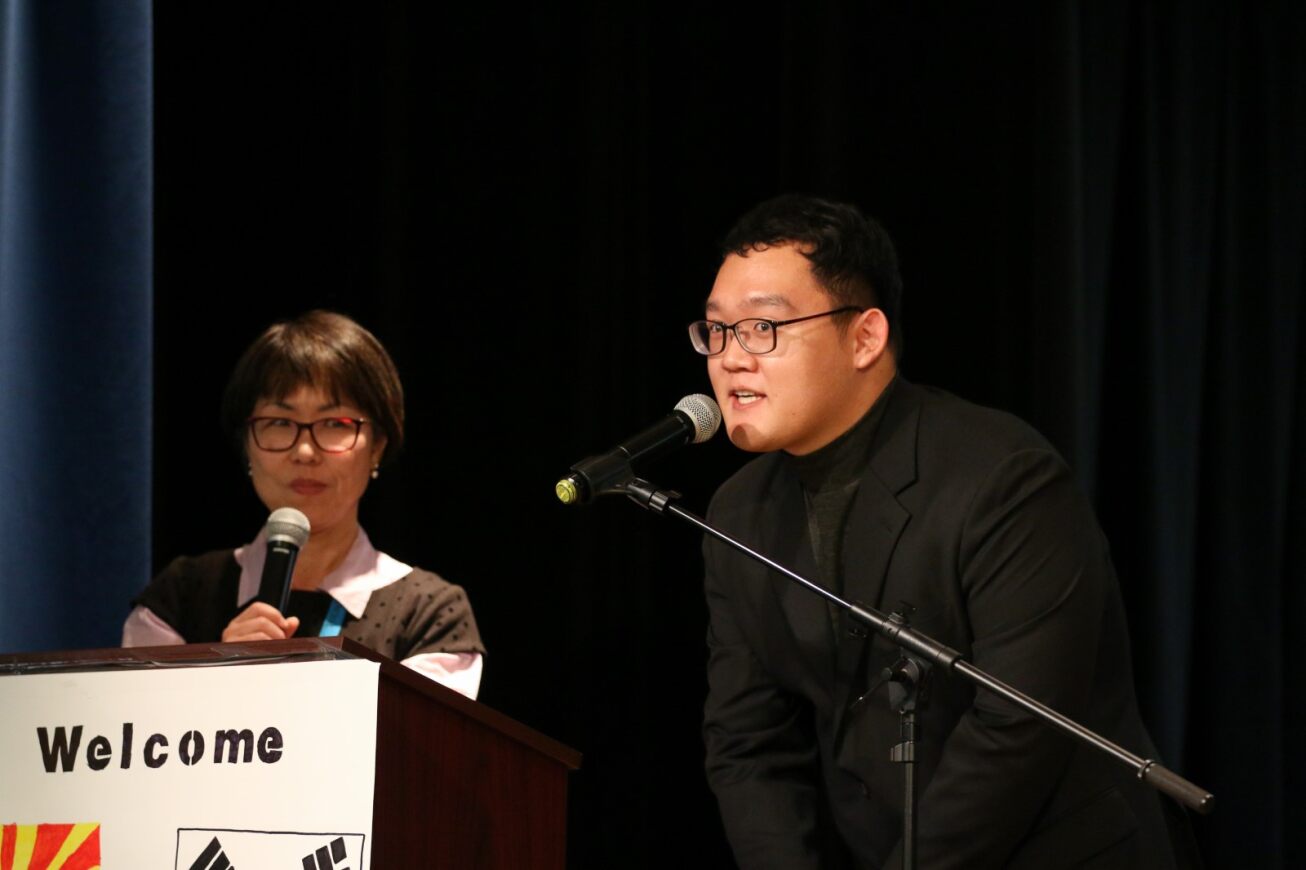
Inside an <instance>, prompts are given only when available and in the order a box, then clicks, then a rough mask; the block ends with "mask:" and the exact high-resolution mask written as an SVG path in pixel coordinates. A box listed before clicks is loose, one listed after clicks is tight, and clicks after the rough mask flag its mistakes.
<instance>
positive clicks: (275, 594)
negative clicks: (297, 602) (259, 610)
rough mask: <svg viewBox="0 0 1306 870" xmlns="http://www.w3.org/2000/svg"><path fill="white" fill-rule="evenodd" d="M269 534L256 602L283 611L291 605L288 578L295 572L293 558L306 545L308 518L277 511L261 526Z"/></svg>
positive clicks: (284, 510)
mask: <svg viewBox="0 0 1306 870" xmlns="http://www.w3.org/2000/svg"><path fill="white" fill-rule="evenodd" d="M264 528H266V529H267V533H268V550H267V555H266V556H265V557H264V559H263V576H262V577H261V578H260V579H259V584H258V597H257V598H255V599H254V600H255V601H264V602H267V603H268V604H271V605H272V606H273V607H275V608H276V609H277V610H278V611H279V612H281V613H283V614H284V613H285V612H286V605H287V604H289V603H290V578H291V577H292V576H293V575H294V573H295V559H296V558H297V557H298V556H299V550H300V548H301V547H303V546H304V544H306V543H308V533H309V524H308V517H306V516H304V514H303V513H301V512H300V511H297V510H295V509H294V508H291V507H283V508H277V509H276V510H274V511H273V512H272V514H271V515H270V516H269V517H268V522H267V525H266V526H265V527H264Z"/></svg>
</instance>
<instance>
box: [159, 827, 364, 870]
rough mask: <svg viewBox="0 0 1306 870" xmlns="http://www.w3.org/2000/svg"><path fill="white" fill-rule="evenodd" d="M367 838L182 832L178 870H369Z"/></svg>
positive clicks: (323, 834)
mask: <svg viewBox="0 0 1306 870" xmlns="http://www.w3.org/2000/svg"><path fill="white" fill-rule="evenodd" d="M365 841H366V838H365V837H364V835H363V834H341V833H327V832H322V831H315V832H310V831H242V830H235V829H228V828H179V829H178V830H177V860H176V863H175V865H174V866H175V868H176V870H366V868H365V867H364V866H363V861H364V857H365V853H364V845H365Z"/></svg>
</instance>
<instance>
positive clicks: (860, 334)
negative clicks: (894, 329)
mask: <svg viewBox="0 0 1306 870" xmlns="http://www.w3.org/2000/svg"><path fill="white" fill-rule="evenodd" d="M848 328H849V330H851V332H852V338H853V365H855V366H856V367H857V368H858V369H861V370H865V369H869V368H870V367H871V366H873V365H875V364H876V363H877V362H878V361H879V360H880V358H881V357H883V356H884V354H885V353H886V352H887V351H888V349H889V318H887V317H885V316H884V312H883V311H881V310H880V309H878V308H869V309H867V310H866V311H863V312H862V313H861V314H859V315H857V319H855V320H854V321H853V322H852V325H851V326H849V327H848Z"/></svg>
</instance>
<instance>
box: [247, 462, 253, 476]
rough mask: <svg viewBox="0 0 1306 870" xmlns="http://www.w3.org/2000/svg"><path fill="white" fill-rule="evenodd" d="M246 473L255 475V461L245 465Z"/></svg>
mask: <svg viewBox="0 0 1306 870" xmlns="http://www.w3.org/2000/svg"><path fill="white" fill-rule="evenodd" d="M245 473H246V474H248V475H249V476H250V477H253V476H254V465H253V463H250V464H248V465H246V466H245Z"/></svg>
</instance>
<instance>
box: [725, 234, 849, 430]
mask: <svg viewBox="0 0 1306 870" xmlns="http://www.w3.org/2000/svg"><path fill="white" fill-rule="evenodd" d="M836 307H838V303H836V302H834V301H832V299H831V297H830V296H829V294H828V293H826V291H825V289H824V288H823V287H822V286H821V284H820V282H818V281H817V279H816V276H815V275H813V274H812V269H811V263H810V262H809V261H808V259H807V258H806V257H805V256H803V254H802V252H801V251H800V250H799V249H798V248H797V247H795V246H794V245H780V246H776V247H772V248H767V249H765V250H761V251H749V252H748V255H747V256H742V257H741V256H737V255H733V254H732V255H731V256H728V257H726V259H725V262H723V263H722V264H721V269H720V271H718V272H717V277H716V283H715V284H713V286H712V292H711V294H710V295H709V296H708V299H707V319H709V320H719V321H722V322H724V323H735V322H736V321H738V320H741V319H743V318H745V317H763V318H766V319H769V320H789V319H790V318H794V317H803V316H805V315H808V314H816V313H818V312H821V311H828V310H830V309H832V308H836ZM851 333H852V331H851V330H847V331H845V330H842V329H840V328H839V325H838V323H837V322H836V320H835V318H832V317H819V318H816V319H814V320H808V321H805V322H803V323H794V324H791V325H788V326H782V327H780V328H779V330H778V332H777V333H776V348H775V350H773V351H772V352H771V353H768V354H762V355H755V354H750V353H748V352H747V351H745V350H744V349H743V348H741V347H740V346H739V342H738V341H737V340H736V339H735V337H734V335H733V334H731V335H728V336H727V338H726V348H725V350H724V351H723V352H722V353H719V354H717V355H716V356H711V357H708V359H707V372H708V376H709V377H710V378H711V380H712V389H713V391H715V393H716V399H717V402H718V403H719V404H720V405H721V412H722V415H723V416H724V418H725V424H726V432H727V434H728V435H729V436H730V440H731V441H732V442H734V444H735V446H737V447H740V448H743V449H744V450H750V451H754V452H759V453H760V452H766V451H771V450H787V451H788V452H790V453H793V454H796V455H802V454H805V453H811V452H812V451H813V450H816V449H818V448H820V447H823V446H825V445H826V444H828V443H830V442H831V441H833V440H834V439H835V438H837V437H838V436H839V435H841V434H843V432H844V431H846V430H847V429H848V428H849V426H851V425H852V423H854V422H856V420H857V419H858V418H859V417H860V414H861V412H862V411H864V410H865V409H862V410H861V411H857V412H856V413H855V414H853V415H852V416H851V417H850V405H851V404H852V403H854V402H855V401H856V397H857V386H856V383H855V381H856V377H857V367H856V366H855V364H854V339H853V337H852V334H851Z"/></svg>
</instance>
